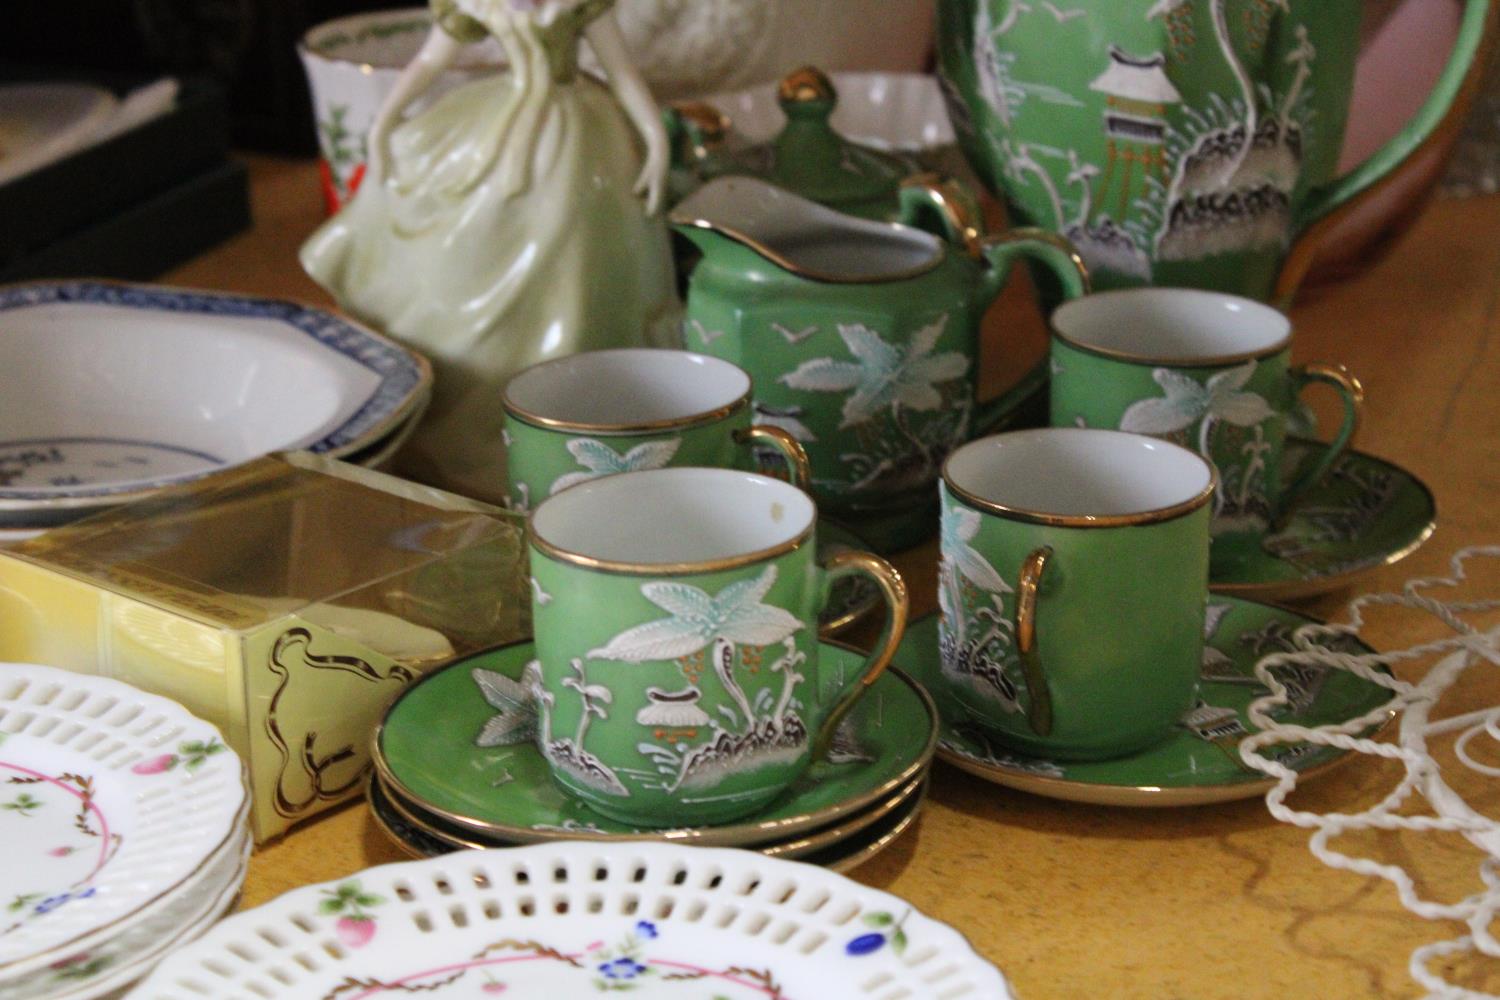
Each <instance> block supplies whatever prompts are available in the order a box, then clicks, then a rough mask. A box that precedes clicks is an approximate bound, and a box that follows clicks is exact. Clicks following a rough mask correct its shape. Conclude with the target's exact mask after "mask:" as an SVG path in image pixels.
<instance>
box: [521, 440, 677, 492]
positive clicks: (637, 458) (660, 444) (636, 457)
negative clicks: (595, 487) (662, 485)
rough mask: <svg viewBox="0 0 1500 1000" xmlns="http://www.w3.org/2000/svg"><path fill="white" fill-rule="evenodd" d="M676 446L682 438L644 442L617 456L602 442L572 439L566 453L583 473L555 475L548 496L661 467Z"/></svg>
mask: <svg viewBox="0 0 1500 1000" xmlns="http://www.w3.org/2000/svg"><path fill="white" fill-rule="evenodd" d="M680 447H682V438H668V439H667V440H665V441H647V442H645V443H644V444H638V445H636V446H635V447H634V448H631V449H630V450H629V451H627V452H626V453H625V454H623V455H621V454H620V453H619V452H617V451H615V450H614V449H613V448H611V447H610V446H609V445H607V444H605V443H604V442H602V441H596V440H594V439H593V438H573V439H572V440H570V441H569V442H568V451H569V452H571V453H572V455H573V458H574V459H576V460H577V462H578V464H579V465H581V466H583V467H584V469H585V470H587V471H584V472H570V473H568V474H567V475H564V476H559V477H558V478H557V481H556V482H554V483H553V484H552V489H551V491H550V492H549V495H550V493H557V492H558V491H559V490H565V489H567V488H568V487H569V486H577V485H578V484H579V483H586V482H588V481H589V480H591V479H598V478H600V477H601V476H613V475H615V474H617V473H621V472H640V471H642V470H643V469H661V468H665V467H666V464H667V463H668V462H670V461H671V460H672V456H673V455H676V454H677V449H678V448H680Z"/></svg>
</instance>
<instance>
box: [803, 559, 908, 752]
mask: <svg viewBox="0 0 1500 1000" xmlns="http://www.w3.org/2000/svg"><path fill="white" fill-rule="evenodd" d="M824 569H825V571H826V572H827V574H828V584H829V586H830V587H832V585H833V584H835V583H837V582H838V581H839V580H841V579H843V578H844V577H846V576H852V575H854V574H855V573H862V574H864V575H865V576H868V577H870V578H871V579H873V580H874V581H875V583H876V585H877V586H878V587H880V592H881V594H882V596H884V597H885V628H884V629H883V630H882V631H881V633H880V641H879V642H877V643H876V644H875V649H874V650H873V651H871V653H870V655H869V656H868V657H867V658H866V659H865V669H864V671H863V672H862V673H861V674H860V677H859V680H858V681H857V682H856V683H855V684H852V685H851V686H850V687H849V689H848V690H846V691H845V692H844V693H843V694H842V695H840V696H839V700H838V701H837V702H836V703H835V704H834V706H833V711H831V712H829V713H828V718H827V719H825V720H824V721H823V725H822V727H821V728H820V729H819V730H818V738H817V740H816V742H814V744H813V755H812V759H813V760H822V759H823V757H824V756H825V755H826V754H827V753H828V744H829V743H830V742H832V740H833V734H834V732H835V731H836V730H837V729H838V727H839V723H840V722H843V721H844V716H846V715H848V714H849V710H850V709H851V708H853V707H854V703H855V702H857V701H859V699H860V698H861V697H863V696H864V693H865V692H866V691H868V690H869V689H870V685H872V684H874V683H875V682H876V681H877V680H879V678H880V675H881V674H883V673H885V668H886V667H888V666H890V664H891V659H892V658H893V657H894V656H895V655H896V648H897V647H898V646H900V645H901V638H902V637H903V636H904V635H905V634H906V615H907V611H908V609H909V602H908V600H907V597H906V581H905V580H903V579H901V574H900V573H898V572H896V567H894V566H892V565H891V564H890V563H888V562H886V561H885V560H884V559H882V558H880V557H879V556H877V555H872V554H871V553H869V552H851V551H844V552H838V553H835V554H834V555H833V556H832V557H830V558H829V560H828V562H827V563H826V564H825V565H824Z"/></svg>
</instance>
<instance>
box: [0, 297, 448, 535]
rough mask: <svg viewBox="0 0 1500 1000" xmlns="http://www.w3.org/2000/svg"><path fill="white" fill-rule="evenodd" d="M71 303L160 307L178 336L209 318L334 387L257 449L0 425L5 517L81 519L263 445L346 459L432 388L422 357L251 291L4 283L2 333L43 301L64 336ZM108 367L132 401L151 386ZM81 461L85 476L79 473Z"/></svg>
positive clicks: (96, 319) (207, 328) (88, 307)
mask: <svg viewBox="0 0 1500 1000" xmlns="http://www.w3.org/2000/svg"><path fill="white" fill-rule="evenodd" d="M58 307H62V308H61V310H59V309H58ZM70 307H79V312H78V323H79V324H84V323H87V324H91V325H94V326H96V328H97V327H98V326H101V325H103V324H105V323H107V322H108V316H107V315H106V314H104V313H102V312H100V311H99V310H100V309H113V310H130V311H138V312H139V313H142V314H157V315H160V316H161V317H162V319H163V324H162V327H161V329H162V330H163V331H167V330H175V331H176V335H177V336H178V337H179V338H181V336H182V330H183V320H184V318H187V319H188V320H189V321H190V322H191V320H192V318H194V317H202V323H203V329H202V330H201V331H195V332H194V333H193V336H202V337H212V336H213V335H214V333H215V325H216V324H218V325H219V327H220V332H221V333H222V334H223V335H224V338H225V343H226V345H228V344H229V343H230V341H229V337H230V335H231V334H232V335H233V337H234V341H233V343H234V345H235V349H236V350H239V351H241V352H243V351H246V350H254V348H255V347H256V346H258V345H260V344H262V343H264V344H266V345H268V348H267V349H268V351H270V350H274V351H275V352H276V353H277V360H278V363H279V364H280V365H281V366H282V368H283V369H286V368H288V366H291V367H293V368H301V369H302V373H303V374H305V373H306V372H307V371H308V369H309V368H310V367H311V366H318V365H323V366H326V367H327V369H328V372H329V376H328V378H327V379H325V380H321V381H320V383H319V384H320V385H323V384H327V385H328V386H329V387H330V390H331V391H333V392H335V393H336V394H337V395H336V398H334V399H333V400H332V401H331V402H330V403H328V404H326V405H324V407H323V409H322V410H321V411H318V412H317V413H316V416H315V417H314V418H313V419H310V420H309V423H310V425H311V426H308V427H307V428H305V430H304V429H302V428H296V429H295V430H292V431H289V432H288V433H287V434H286V435H285V436H286V437H287V439H286V440H284V441H282V440H277V441H276V442H275V446H274V447H267V448H261V449H260V450H258V451H256V453H255V454H248V453H245V454H223V455H221V454H216V453H214V452H213V451H212V450H211V449H207V448H203V447H201V446H198V445H195V444H194V443H193V441H192V440H191V439H190V438H187V437H184V438H183V439H182V440H150V439H148V438H144V437H142V436H141V435H139V434H131V433H120V432H119V431H117V430H116V429H115V428H113V427H110V426H99V427H98V428H97V431H94V430H92V429H90V430H89V431H88V432H87V433H79V432H78V430H79V428H78V427H77V426H76V425H75V426H72V427H69V428H68V429H67V431H66V432H65V433H64V432H59V433H57V434H56V435H53V436H48V435H46V434H37V433H31V432H28V433H24V434H17V435H15V437H14V439H8V438H9V436H8V435H5V434H4V433H3V432H0V523H5V522H12V523H14V522H15V521H17V520H23V521H24V520H31V521H32V523H46V522H55V521H56V520H58V519H59V518H60V517H62V518H63V519H66V515H65V513H64V512H69V511H71V512H73V514H74V516H76V515H77V514H78V513H80V512H81V510H80V509H82V508H92V507H98V506H104V505H114V504H119V503H124V502H128V501H129V500H132V499H136V498H137V497H139V496H143V495H146V494H149V493H151V492H153V491H155V490H158V489H160V488H162V487H164V486H167V485H171V484H174V483H178V482H183V481H186V480H190V479H194V478H197V477H199V476H202V475H206V474H209V473H211V472H215V471H219V470H220V469H223V468H228V467H231V466H233V465H238V464H240V463H242V462H246V461H250V460H252V459H254V458H258V457H259V456H260V455H261V454H264V453H266V452H268V451H282V450H303V449H305V450H307V451H311V452H315V453H318V454H323V455H328V456H330V457H333V458H341V457H344V456H346V455H350V454H351V453H355V452H358V451H360V450H361V449H365V448H368V447H369V446H371V445H372V444H373V443H375V442H378V441H379V440H380V439H381V438H382V437H383V436H384V435H386V434H388V433H390V432H391V431H392V430H393V429H395V428H397V427H399V426H400V425H401V423H402V422H403V421H404V420H405V419H406V418H407V417H408V416H410V415H411V414H412V412H413V410H415V409H416V408H417V407H419V406H421V405H422V404H423V403H424V402H425V400H426V399H427V398H428V396H429V394H430V392H431V386H432V370H431V367H430V366H429V365H428V363H427V361H426V359H425V358H423V357H421V356H420V355H418V354H416V353H414V352H412V351H409V350H407V349H406V348H404V347H402V346H400V345H399V344H397V343H395V342H393V341H391V340H389V339H387V338H386V337H383V336H381V335H380V334H377V333H375V332H374V331H373V330H370V329H369V328H367V327H365V326H362V325H360V324H358V323H355V322H353V321H351V320H349V319H346V318H344V317H342V316H338V315H335V314H334V313H331V312H328V311H326V310H322V309H316V308H313V307H310V306H305V305H302V304H299V303H296V302H289V301H286V300H282V299H271V298H263V297H259V296H252V295H239V294H231V293H225V292H207V291H193V290H186V289H177V288H169V287H165V286H154V285H133V284H126V283H117V282H104V281H66V282H38V283H29V284H22V285H11V286H6V287H0V331H3V332H0V337H4V336H5V335H6V334H7V333H10V332H11V331H13V330H16V329H18V328H19V325H18V323H17V319H18V317H19V314H20V313H22V312H23V311H26V310H31V309H48V310H49V311H50V312H51V313H52V315H51V316H45V315H44V316H39V318H38V323H39V324H43V325H44V326H45V329H46V330H47V331H48V332H49V335H51V336H54V337H55V336H58V335H66V331H67V330H68V329H69V328H70V324H69V322H68V316H67V312H68V311H69V309H70ZM105 328H106V329H108V327H105ZM144 329H146V330H151V328H149V327H147V328H144ZM53 330H55V331H57V333H51V332H50V331H53ZM142 330H143V327H141V326H140V325H133V326H132V327H131V329H130V333H131V335H133V336H143V333H142ZM152 332H153V333H154V331H152ZM144 335H146V336H149V335H151V334H150V333H147V334H144ZM168 335H169V334H168V333H166V332H164V333H162V336H163V337H166V336H168ZM32 336H36V334H35V332H33V333H32ZM94 336H95V338H97V337H98V334H97V333H95V334H94ZM92 342H94V343H97V342H98V341H97V339H96V340H94V341H92ZM178 343H181V340H180V339H179V341H178ZM80 354H84V355H86V354H87V350H86V349H82V350H80V351H68V352H67V355H68V359H69V361H70V362H71V361H72V359H73V358H75V357H77V356H79V355H80ZM304 356H305V358H304ZM28 367H29V366H28ZM106 374H107V375H111V376H118V377H119V378H120V384H119V385H117V386H116V385H110V386H107V388H108V390H109V391H112V392H114V393H116V394H118V395H119V396H120V397H121V399H122V400H124V399H129V400H130V401H131V402H135V401H137V400H139V399H140V398H142V397H143V396H144V395H145V393H146V392H148V391H149V390H150V389H152V388H155V387H154V386H148V385H132V384H126V383H125V379H126V378H130V377H131V376H130V374H129V373H128V372H124V373H119V372H108V373H106ZM252 376H253V373H251V372H247V374H246V389H245V391H246V392H247V393H248V392H253V391H255V388H256V386H258V385H264V384H265V380H264V379H262V381H261V382H256V381H255V380H254V378H253V377H252ZM136 393H139V394H141V395H140V396H136V395H135V394H136ZM104 402H105V403H108V402H109V400H108V399H106V400H104ZM5 405H6V403H5V400H3V399H0V428H3V427H6V426H7V424H8V423H9V424H10V425H11V426H15V421H7V420H6V419H4V410H5ZM236 416H239V414H236ZM33 430H34V425H33ZM162 436H165V435H162ZM247 450H253V449H249V448H247ZM70 455H77V456H78V457H77V459H72V458H71V457H70ZM49 461H56V462H57V463H58V465H57V468H58V470H59V471H61V473H62V474H60V475H55V476H52V475H51V472H52V470H50V469H47V468H44V467H43V466H45V465H46V463H47V462H49ZM70 463H71V464H70ZM80 465H81V466H82V467H84V468H85V470H86V473H87V474H86V475H83V476H79V475H77V471H78V469H79V467H80ZM49 476H50V478H49ZM17 515H20V516H19V517H18V516H17ZM28 515H41V516H40V517H34V518H29V517H28Z"/></svg>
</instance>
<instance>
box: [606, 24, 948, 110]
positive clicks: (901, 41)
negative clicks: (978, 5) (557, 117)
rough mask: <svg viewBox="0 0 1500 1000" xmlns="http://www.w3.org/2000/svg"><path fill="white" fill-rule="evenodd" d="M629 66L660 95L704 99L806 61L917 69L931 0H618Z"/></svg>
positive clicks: (926, 46) (926, 40)
mask: <svg viewBox="0 0 1500 1000" xmlns="http://www.w3.org/2000/svg"><path fill="white" fill-rule="evenodd" d="M615 11H616V16H617V17H618V18H619V20H620V27H621V29H622V30H623V32H624V34H625V40H626V43H627V45H628V46H629V47H630V50H631V54H632V56H633V57H634V58H635V62H636V65H637V66H639V67H640V69H641V72H642V74H643V75H644V76H645V78H646V80H647V82H648V83H650V85H651V89H652V91H653V92H654V93H655V95H656V97H657V98H658V99H660V100H676V99H679V98H685V97H702V96H704V95H706V94H710V93H714V92H717V91H724V90H735V89H738V88H741V87H747V86H751V85H753V84H757V83H765V82H766V81H769V80H775V79H779V78H780V77H782V76H783V75H785V74H786V73H787V72H789V71H791V70H794V69H796V68H798V67H799V66H804V65H808V64H811V65H815V66H817V67H819V68H820V69H824V70H856V69H858V70H901V71H915V70H921V69H924V68H925V67H926V66H927V62H928V53H929V52H930V50H931V48H932V28H933V0H618V4H617V5H616V8H615Z"/></svg>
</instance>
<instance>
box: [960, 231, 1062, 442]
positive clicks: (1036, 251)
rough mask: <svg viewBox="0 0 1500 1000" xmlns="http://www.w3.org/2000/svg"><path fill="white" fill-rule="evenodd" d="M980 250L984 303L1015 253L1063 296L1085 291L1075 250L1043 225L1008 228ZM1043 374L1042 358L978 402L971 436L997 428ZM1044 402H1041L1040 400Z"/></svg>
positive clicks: (994, 292) (1032, 391)
mask: <svg viewBox="0 0 1500 1000" xmlns="http://www.w3.org/2000/svg"><path fill="white" fill-rule="evenodd" d="M980 252H981V254H982V255H983V256H984V259H985V261H986V262H987V263H988V264H989V267H988V268H987V269H986V270H985V271H984V273H983V274H982V276H981V277H980V281H981V283H982V285H983V289H982V295H981V299H980V301H981V302H983V303H984V304H985V305H986V306H988V304H989V303H991V302H993V301H994V300H995V298H996V297H997V296H999V294H1000V292H1001V291H1002V290H1003V289H1004V288H1005V282H1006V280H1007V279H1008V278H1009V276H1010V269H1011V267H1012V266H1013V265H1014V264H1015V261H1016V258H1018V257H1031V258H1034V259H1035V260H1036V261H1038V262H1039V263H1040V264H1042V265H1043V266H1044V267H1046V268H1047V269H1048V270H1049V271H1051V272H1052V273H1053V274H1055V275H1056V276H1057V279H1058V282H1059V283H1060V284H1061V285H1062V290H1063V298H1064V299H1076V298H1079V297H1080V296H1083V295H1087V294H1088V293H1089V288H1090V285H1089V269H1088V267H1086V266H1085V265H1084V263H1083V258H1082V257H1080V256H1079V255H1078V250H1077V249H1076V248H1075V247H1074V246H1073V244H1071V243H1069V242H1068V241H1067V240H1066V239H1064V238H1063V237H1061V236H1058V235H1057V234H1056V233H1049V232H1047V231H1046V230H1044V229H1012V230H1009V231H1008V232H1004V233H997V234H995V235H994V236H986V237H984V238H983V239H982V240H980ZM1046 377H1047V363H1046V361H1045V360H1044V361H1043V362H1042V364H1040V365H1038V366H1037V367H1036V369H1034V370H1033V371H1032V372H1031V373H1030V374H1028V375H1027V376H1026V377H1025V378H1024V379H1022V381H1021V383H1020V384H1019V385H1017V386H1015V387H1013V388H1012V389H1011V390H1010V391H1009V392H1005V393H1002V394H1000V395H999V396H997V397H995V398H994V399H992V400H990V401H988V402H985V403H980V404H979V405H978V406H977V407H976V408H975V411H974V420H973V423H972V425H971V426H972V427H973V431H972V433H971V436H972V437H976V438H977V437H983V436H984V435H986V434H990V433H993V432H995V431H997V430H999V429H1000V428H1001V426H1002V425H1003V424H1005V423H1006V422H1007V421H1008V420H1009V419H1010V418H1012V417H1013V416H1014V415H1015V412H1016V410H1017V407H1018V406H1019V405H1020V404H1021V403H1024V402H1025V401H1026V400H1027V399H1028V398H1030V397H1032V396H1034V395H1035V394H1036V393H1037V392H1038V391H1039V389H1040V385H1041V383H1042V382H1044V381H1045V379H1046ZM1043 405H1045V404H1043Z"/></svg>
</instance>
